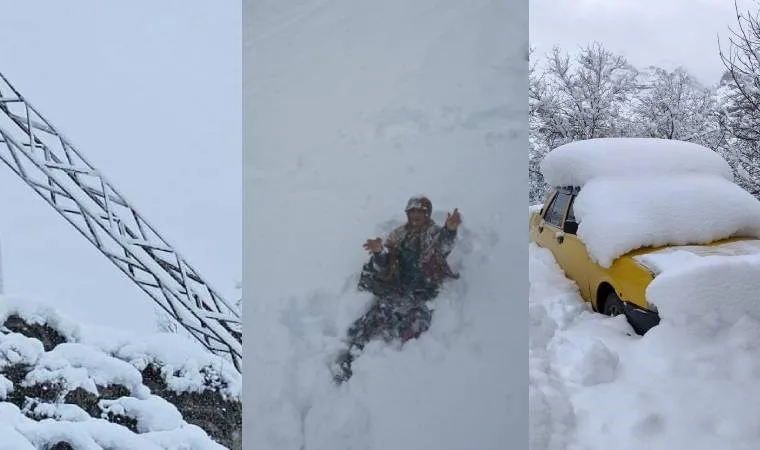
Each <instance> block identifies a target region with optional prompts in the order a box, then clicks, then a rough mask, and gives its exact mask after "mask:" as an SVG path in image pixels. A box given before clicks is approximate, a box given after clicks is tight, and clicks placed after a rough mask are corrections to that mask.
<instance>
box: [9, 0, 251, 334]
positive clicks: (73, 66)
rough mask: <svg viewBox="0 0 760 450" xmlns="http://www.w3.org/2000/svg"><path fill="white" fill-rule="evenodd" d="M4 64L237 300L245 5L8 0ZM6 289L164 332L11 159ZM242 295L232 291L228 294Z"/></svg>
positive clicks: (88, 315)
mask: <svg viewBox="0 0 760 450" xmlns="http://www.w3.org/2000/svg"><path fill="white" fill-rule="evenodd" d="M0 11H2V13H1V14H0V55H2V58H1V59H0V72H3V73H4V74H5V75H6V76H7V77H8V78H9V79H10V81H11V82H12V83H13V84H14V85H15V86H16V87H17V88H18V89H19V90H20V91H21V93H22V94H23V95H25V96H26V97H27V99H28V100H29V101H30V102H31V103H32V104H34V105H35V106H36V107H37V108H38V109H39V110H40V112H41V113H42V114H43V115H44V116H45V117H46V118H47V119H48V120H50V121H51V122H52V123H53V124H54V125H55V126H57V127H58V128H59V129H60V130H61V132H62V133H63V134H65V135H66V136H67V137H68V138H69V140H71V141H72V142H73V143H74V145H75V146H76V147H78V149H79V150H80V151H81V152H82V153H83V154H84V156H85V157H86V158H88V159H89V160H90V162H91V163H92V164H93V165H95V166H96V167H98V168H100V169H101V171H102V172H103V173H104V174H105V176H106V177H108V178H109V179H110V180H111V181H112V182H113V183H114V184H115V186H116V188H117V189H119V190H120V191H121V193H122V194H123V195H124V196H125V197H126V198H127V199H128V200H130V201H131V202H132V203H133V204H134V205H136V208H137V209H138V210H139V211H141V212H142V214H143V215H145V216H146V218H147V219H148V220H149V221H150V222H152V224H153V225H154V226H155V227H156V228H157V229H158V230H159V232H160V233H161V234H162V235H163V236H164V238H165V239H167V240H168V241H169V242H172V243H174V245H176V246H177V247H178V249H179V251H180V252H181V253H183V254H184V255H185V257H186V258H187V259H188V260H189V261H190V263H191V264H192V265H194V266H195V267H196V269H197V270H198V271H200V272H201V274H202V275H203V276H204V277H205V278H207V279H208V280H209V281H210V282H211V283H212V284H213V285H215V286H216V287H217V289H219V290H220V291H222V293H223V294H224V295H226V296H228V297H231V296H232V295H233V294H235V293H236V292H235V289H234V283H235V282H236V281H237V280H239V278H240V273H241V259H242V255H241V245H242V238H241V233H242V226H241V220H242V219H241V218H242V212H241V208H242V206H241V204H242V184H241V178H242V173H241V172H242V168H241V167H242V166H241V158H242V155H241V96H242V90H241V67H242V65H241V51H242V48H241V40H242V36H241V27H240V25H241V18H240V14H241V6H240V3H239V2H234V1H224V2H211V1H205V2H204V1H198V0H193V1H188V0H185V1H179V0H164V1H159V2H156V1H148V0H132V1H129V2H102V1H97V0H88V1H84V0H83V1H77V2H60V1H53V0H46V1H42V0H24V1H14V0H0ZM0 210H2V214H0V244H2V249H1V250H2V266H3V275H4V278H5V290H6V293H7V294H12V295H15V296H23V297H28V298H30V299H32V300H36V301H44V302H46V303H50V304H51V305H54V306H56V307H57V308H59V309H60V310H61V311H62V312H64V313H67V314H69V315H71V316H73V317H74V318H76V319H80V320H82V321H87V322H94V323H99V324H102V325H106V326H116V327H120V328H131V329H136V330H138V331H139V330H152V329H153V327H154V316H153V308H154V304H153V302H152V300H151V299H150V298H149V297H148V296H147V295H145V294H144V293H143V292H142V291H141V290H139V288H137V287H136V286H135V285H134V284H133V283H132V282H131V281H130V280H129V279H128V278H127V277H126V276H125V275H123V274H122V272H121V271H120V270H118V269H117V268H116V266H114V265H113V264H111V263H110V262H109V261H108V260H107V259H106V258H105V257H104V256H102V255H101V254H100V253H99V252H98V251H97V250H96V249H95V247H93V246H92V245H91V244H90V243H89V242H88V241H87V240H86V239H84V237H83V236H81V235H80V234H79V232H78V231H76V229H75V228H73V227H72V226H70V225H69V224H68V223H67V222H66V221H65V220H64V219H63V218H62V217H61V216H60V215H58V213H57V212H55V211H54V210H53V209H52V208H50V207H49V206H48V205H47V204H46V203H45V202H44V201H43V200H42V199H41V198H40V197H38V196H37V194H35V193H34V192H33V191H32V189H31V188H29V187H28V186H27V185H26V184H24V183H23V182H22V181H21V180H20V179H19V178H17V177H16V175H15V174H14V173H13V172H12V171H11V170H10V169H9V168H8V167H7V166H5V164H0ZM230 300H232V298H230Z"/></svg>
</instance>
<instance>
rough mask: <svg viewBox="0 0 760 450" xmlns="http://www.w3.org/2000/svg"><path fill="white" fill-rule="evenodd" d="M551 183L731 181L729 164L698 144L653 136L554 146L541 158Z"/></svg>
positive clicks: (580, 184) (566, 184)
mask: <svg viewBox="0 0 760 450" xmlns="http://www.w3.org/2000/svg"><path fill="white" fill-rule="evenodd" d="M541 174H542V175H543V177H544V180H545V181H546V182H547V183H548V184H549V185H550V186H584V185H585V184H586V183H588V182H589V181H590V180H592V179H594V178H599V177H619V176H631V175H651V176H657V175H660V176H671V175H689V174H703V175H713V176H717V177H721V178H725V179H727V180H729V181H733V171H732V170H731V166H730V165H729V164H728V162H726V160H725V159H723V157H721V156H720V155H719V154H718V153H716V152H714V151H712V150H710V149H708V148H706V147H703V146H701V145H698V144H694V143H691V142H684V141H676V140H670V139H655V138H598V139H588V140H583V141H576V142H571V143H569V144H565V145H562V146H559V147H557V148H555V149H554V150H552V151H550V152H549V153H548V154H547V155H546V156H544V158H543V160H542V161H541Z"/></svg>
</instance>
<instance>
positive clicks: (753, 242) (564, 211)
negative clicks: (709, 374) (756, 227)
mask: <svg viewBox="0 0 760 450" xmlns="http://www.w3.org/2000/svg"><path fill="white" fill-rule="evenodd" d="M579 192H580V188H578V187H557V188H554V189H552V190H551V191H550V192H549V193H548V195H547V197H546V200H545V202H544V204H543V206H542V207H541V209H540V210H534V211H533V212H532V213H531V215H530V240H531V241H532V242H535V243H536V244H537V245H538V246H540V247H543V248H546V249H548V250H549V251H551V252H552V254H553V255H554V257H555V259H556V261H557V263H558V264H559V266H560V268H561V269H562V270H563V271H564V272H565V275H566V276H567V277H568V278H569V279H571V280H572V281H574V282H575V283H576V284H577V286H578V289H579V291H580V294H581V296H582V297H583V299H584V300H585V301H587V302H590V303H591V305H592V307H593V309H594V310H595V311H597V312H600V313H602V314H605V315H609V316H616V315H619V314H625V315H626V316H627V319H628V322H629V323H630V324H631V326H632V328H633V329H634V331H635V332H636V333H638V334H644V333H646V332H647V331H648V330H649V329H650V328H652V327H653V326H656V325H657V324H658V323H659V321H660V317H659V314H658V311H657V308H656V307H655V306H654V305H653V304H650V303H649V302H648V301H647V297H646V289H647V286H649V284H650V283H651V282H652V280H654V278H655V277H656V276H657V275H658V272H657V270H656V269H655V268H652V266H651V265H650V266H647V265H646V262H642V261H645V260H642V258H641V256H642V255H647V254H650V253H657V252H662V251H666V250H668V249H677V250H686V251H688V252H690V253H692V254H695V255H697V256H708V255H738V254H746V253H754V252H758V251H760V240H758V239H756V238H737V237H733V238H730V239H722V240H717V241H715V242H712V243H710V244H708V245H690V246H664V247H646V248H639V249H636V250H633V251H630V252H628V253H626V254H624V255H622V256H619V257H618V258H616V259H615V260H614V261H613V263H612V264H611V265H610V266H609V267H602V266H600V265H599V264H597V263H596V262H594V261H593V259H592V258H591V257H590V256H589V253H588V251H587V248H586V245H585V244H584V243H583V242H582V241H581V239H580V238H579V237H578V236H577V230H578V223H577V222H576V219H575V214H574V212H573V203H574V201H575V198H576V197H577V195H578V193H579ZM737 241H741V242H738V243H737ZM733 243H737V244H738V245H734V244H733ZM747 244H750V245H747Z"/></svg>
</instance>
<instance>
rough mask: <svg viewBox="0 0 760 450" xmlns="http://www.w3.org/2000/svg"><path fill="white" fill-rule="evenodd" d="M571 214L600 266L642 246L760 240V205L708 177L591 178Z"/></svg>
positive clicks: (739, 190) (733, 187)
mask: <svg viewBox="0 0 760 450" xmlns="http://www.w3.org/2000/svg"><path fill="white" fill-rule="evenodd" d="M574 211H575V216H576V219H577V220H578V222H579V226H578V237H580V238H581V239H582V240H583V242H584V243H585V244H586V247H587V249H588V252H589V255H590V256H591V257H592V258H593V259H594V260H595V261H596V262H597V263H599V264H600V265H601V266H603V267H609V266H610V265H611V264H612V262H613V261H614V260H615V259H616V258H617V257H619V256H621V255H624V254H625V253H627V252H629V251H631V250H635V249H638V248H641V247H658V246H662V245H686V244H707V243H710V242H713V241H716V240H719V239H724V238H728V237H733V236H745V237H760V202H758V200H757V199H756V198H754V197H753V196H752V195H751V194H750V193H748V192H747V191H745V190H744V189H742V188H741V187H739V186H737V185H736V184H734V183H733V182H731V181H728V180H726V179H725V178H720V177H716V176H710V175H702V174H688V175H678V176H628V177H619V178H609V177H605V178H596V179H593V180H591V181H589V182H588V183H587V184H586V185H585V186H584V187H583V188H582V189H581V191H580V193H579V194H578V197H577V198H576V200H575V203H574Z"/></svg>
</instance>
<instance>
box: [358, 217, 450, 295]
mask: <svg viewBox="0 0 760 450" xmlns="http://www.w3.org/2000/svg"><path fill="white" fill-rule="evenodd" d="M456 237H457V231H456V230H454V231H451V230H449V229H448V228H446V227H441V226H439V225H437V224H436V223H435V222H433V221H432V220H431V221H430V222H429V224H428V225H427V226H426V227H424V228H422V229H421V230H413V229H411V228H410V227H409V226H408V225H402V226H400V227H398V228H396V229H395V230H393V231H392V232H391V233H390V235H389V236H388V239H387V240H386V243H385V248H384V249H383V251H382V252H380V253H378V254H376V255H374V256H373V257H372V261H371V262H372V264H373V266H374V268H375V270H377V271H378V273H380V274H381V275H382V276H383V278H385V280H386V281H388V282H391V283H393V284H394V285H396V286H397V287H398V288H399V289H400V290H401V291H403V292H413V291H417V290H427V289H430V288H436V287H437V286H438V285H439V284H440V283H441V282H442V281H443V280H444V279H446V278H450V277H456V275H455V274H454V273H453V272H452V270H451V268H450V267H449V265H448V263H447V262H446V257H447V256H448V255H449V253H451V250H452V249H453V247H454V242H455V240H456Z"/></svg>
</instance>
